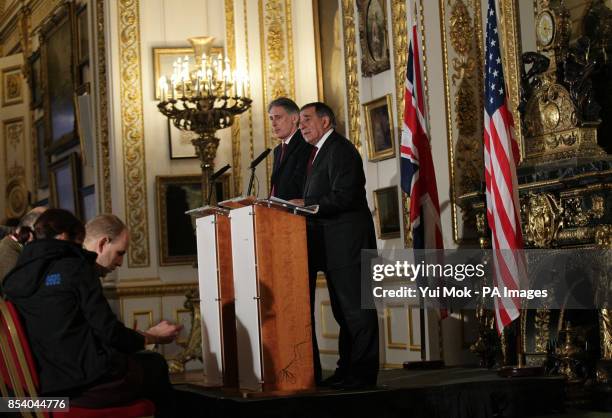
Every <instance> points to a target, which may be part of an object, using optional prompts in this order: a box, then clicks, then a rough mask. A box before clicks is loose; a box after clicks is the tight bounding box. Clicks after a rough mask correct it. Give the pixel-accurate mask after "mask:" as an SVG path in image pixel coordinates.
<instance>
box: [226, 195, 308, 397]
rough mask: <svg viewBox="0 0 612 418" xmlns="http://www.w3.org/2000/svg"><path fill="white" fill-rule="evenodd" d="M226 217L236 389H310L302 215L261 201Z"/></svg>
mask: <svg viewBox="0 0 612 418" xmlns="http://www.w3.org/2000/svg"><path fill="white" fill-rule="evenodd" d="M231 218H232V219H231V220H232V249H233V257H234V273H235V274H234V287H235V291H236V293H235V294H236V323H237V328H238V332H237V340H238V341H237V345H238V350H239V359H238V362H239V381H240V387H241V388H244V389H250V390H264V391H275V390H276V391H292V390H303V389H309V388H312V387H313V386H314V371H313V359H312V333H311V321H310V294H309V286H308V254H307V248H306V222H305V219H304V218H303V217H301V216H298V215H293V214H291V213H288V212H286V211H283V210H279V209H275V208H270V207H266V206H263V205H253V206H247V207H243V208H240V209H235V210H233V211H232V212H231Z"/></svg>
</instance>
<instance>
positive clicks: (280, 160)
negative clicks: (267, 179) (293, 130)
mask: <svg viewBox="0 0 612 418" xmlns="http://www.w3.org/2000/svg"><path fill="white" fill-rule="evenodd" d="M286 151H287V144H286V143H285V142H283V143H282V144H281V155H280V158H279V159H278V165H281V163H282V162H283V159H284V158H285V152H286ZM270 196H274V197H278V196H276V185H275V184H273V185H272V191H271V192H270Z"/></svg>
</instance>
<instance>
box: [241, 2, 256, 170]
mask: <svg viewBox="0 0 612 418" xmlns="http://www.w3.org/2000/svg"><path fill="white" fill-rule="evenodd" d="M242 10H243V11H244V12H243V13H242V16H243V20H244V22H243V26H244V47H245V51H246V52H245V54H244V55H245V66H246V72H247V74H250V71H249V68H251V67H250V65H249V19H248V18H247V0H242ZM247 96H248V97H252V96H251V84H250V83H249V84H248V86H247ZM247 114H248V117H249V161H253V160H254V159H255V142H254V138H253V108H252V107H251V108H249V110H248V111H247Z"/></svg>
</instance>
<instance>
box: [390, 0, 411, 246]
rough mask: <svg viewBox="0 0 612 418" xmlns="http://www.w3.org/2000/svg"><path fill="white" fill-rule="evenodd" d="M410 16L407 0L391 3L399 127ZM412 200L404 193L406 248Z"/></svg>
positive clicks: (402, 119)
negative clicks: (407, 10)
mask: <svg viewBox="0 0 612 418" xmlns="http://www.w3.org/2000/svg"><path fill="white" fill-rule="evenodd" d="M407 21H408V15H407V14H406V0H392V1H391V28H392V30H393V33H392V36H393V63H394V72H395V101H396V104H397V106H396V115H397V126H398V127H400V129H401V127H402V126H403V124H404V89H405V79H406V66H407V65H408V62H407V61H408V53H407V51H408V23H407ZM409 208H410V198H409V197H408V195H407V194H406V193H403V192H402V225H404V246H405V247H406V248H409V247H412V235H411V234H410V220H409V219H410V213H409V212H408V211H409Z"/></svg>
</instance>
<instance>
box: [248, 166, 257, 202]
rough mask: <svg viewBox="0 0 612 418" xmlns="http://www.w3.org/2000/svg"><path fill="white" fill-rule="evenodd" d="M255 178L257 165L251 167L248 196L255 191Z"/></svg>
mask: <svg viewBox="0 0 612 418" xmlns="http://www.w3.org/2000/svg"><path fill="white" fill-rule="evenodd" d="M253 180H255V167H252V168H251V178H250V179H249V188H248V189H247V196H250V195H251V192H252V191H253Z"/></svg>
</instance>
